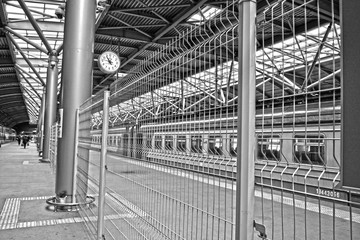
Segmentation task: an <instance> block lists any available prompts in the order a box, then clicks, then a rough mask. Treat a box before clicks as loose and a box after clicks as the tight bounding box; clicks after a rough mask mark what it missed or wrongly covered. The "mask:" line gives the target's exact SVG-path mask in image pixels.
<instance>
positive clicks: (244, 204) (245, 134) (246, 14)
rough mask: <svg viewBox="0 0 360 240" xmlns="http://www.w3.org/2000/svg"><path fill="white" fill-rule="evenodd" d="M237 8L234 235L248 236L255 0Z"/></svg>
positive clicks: (250, 225) (251, 211)
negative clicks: (237, 74) (237, 99)
mask: <svg viewBox="0 0 360 240" xmlns="http://www.w3.org/2000/svg"><path fill="white" fill-rule="evenodd" d="M239 9H240V11H239V15H240V16H239V19H240V24H239V84H238V96H239V104H238V120H239V123H238V147H237V149H238V158H237V162H238V163H237V179H236V226H235V239H236V240H249V239H253V236H254V230H253V229H254V227H253V222H254V191H255V185H254V184H255V177H254V160H255V92H256V88H255V53H256V44H255V43H256V42H255V41H256V38H255V37H256V29H255V23H256V20H255V17H256V1H254V0H241V1H240V7H239Z"/></svg>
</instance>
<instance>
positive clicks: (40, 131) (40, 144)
mask: <svg viewBox="0 0 360 240" xmlns="http://www.w3.org/2000/svg"><path fill="white" fill-rule="evenodd" d="M44 115H45V93H44V94H43V96H42V98H41V106H40V111H39V120H38V121H39V122H38V142H37V144H38V151H39V154H40V152H42V149H43V136H44Z"/></svg>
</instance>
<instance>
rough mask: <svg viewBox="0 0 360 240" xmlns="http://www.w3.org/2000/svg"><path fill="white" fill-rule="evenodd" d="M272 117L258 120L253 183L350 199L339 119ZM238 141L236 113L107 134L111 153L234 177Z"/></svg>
mask: <svg viewBox="0 0 360 240" xmlns="http://www.w3.org/2000/svg"><path fill="white" fill-rule="evenodd" d="M323 113H324V112H323ZM264 116H265V117H264ZM274 116H276V114H275V115H274V114H272V115H271V118H272V119H271V124H270V125H269V124H266V122H267V121H266V114H265V115H264V114H262V116H261V118H262V119H260V120H259V122H261V125H260V124H259V123H257V124H256V131H255V137H256V144H255V145H256V149H255V150H254V151H255V154H254V156H255V159H254V162H255V182H256V183H258V184H261V185H262V186H266V185H268V186H272V187H274V186H275V187H278V188H279V189H288V190H291V191H298V192H305V193H307V194H310V195H313V196H318V195H323V196H324V197H334V198H338V199H348V198H349V195H348V193H347V191H345V190H342V189H340V188H338V185H339V183H340V144H341V143H340V136H341V131H340V124H339V122H336V123H335V124H334V122H331V121H325V120H322V123H321V124H311V123H309V124H307V123H304V121H302V120H299V119H300V118H299V117H297V116H296V115H294V114H293V115H292V116H293V118H292V119H290V120H289V121H288V122H292V123H294V118H296V119H297V120H299V121H302V123H299V124H287V121H284V116H283V115H282V123H281V124H275V123H276V119H275V118H274ZM309 119H310V117H309V118H308V120H309ZM257 120H258V119H257ZM308 122H310V121H308ZM101 141H102V137H101V129H92V130H91V145H92V147H93V148H94V149H100V144H101ZM237 145H238V144H237V118H236V117H231V116H228V117H226V118H209V119H208V120H204V119H196V118H195V117H194V118H193V119H192V120H190V121H180V120H179V119H177V120H176V121H158V122H156V121H153V122H151V123H143V124H138V125H127V126H124V127H121V126H120V127H119V126H118V127H116V126H114V127H110V128H109V130H108V139H107V150H108V153H109V154H114V155H117V156H122V157H127V158H134V159H137V160H139V161H146V162H151V163H153V164H160V165H164V166H171V167H174V168H178V169H184V170H187V171H193V172H197V173H199V174H202V173H204V174H207V175H213V176H216V177H218V176H220V177H223V178H227V179H232V180H235V179H236V165H237V164H236V163H237ZM355 197H358V196H355ZM353 199H354V197H353Z"/></svg>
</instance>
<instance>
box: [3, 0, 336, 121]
mask: <svg viewBox="0 0 360 240" xmlns="http://www.w3.org/2000/svg"><path fill="white" fill-rule="evenodd" d="M228 2H232V1H221V0H215V1H214V0H166V1H165V0H163V1H160V0H106V1H99V0H98V8H97V13H96V14H97V20H96V36H95V45H94V46H95V47H94V71H93V79H92V84H93V92H94V93H96V92H97V91H99V90H101V89H103V88H104V87H106V86H108V85H110V84H112V83H113V82H114V81H118V82H119V81H121V79H122V78H124V77H125V76H126V75H127V74H129V72H130V71H132V70H133V69H136V66H137V65H138V64H140V63H141V62H142V61H143V60H144V59H145V58H146V57H148V56H149V55H151V54H153V53H154V52H156V51H159V49H161V48H162V47H163V46H164V44H166V43H168V42H169V41H171V40H172V39H174V38H177V37H178V36H179V35H181V34H183V33H184V32H186V31H188V30H189V29H191V28H193V27H194V26H195V25H198V24H202V23H203V22H204V21H206V20H207V18H209V17H211V16H212V15H214V14H216V11H218V10H219V9H222V8H223V5H225V4H228ZM304 2H306V3H307V2H309V3H307V8H306V11H307V13H308V14H307V15H308V16H309V17H306V18H301V19H296V23H295V25H296V29H291V27H290V24H289V26H285V27H284V26H282V25H281V24H280V23H276V21H272V25H273V26H274V25H276V24H278V25H277V26H276V28H277V30H278V31H282V30H285V31H286V32H287V33H286V34H288V36H289V37H291V36H292V37H294V36H296V45H295V44H294V43H293V42H294V41H291V42H287V43H286V46H287V47H286V48H284V47H283V46H284V45H282V47H280V46H279V45H277V44H278V43H279V42H283V39H277V38H276V37H274V34H266V33H261V32H258V49H260V48H262V49H265V50H264V51H262V52H261V53H260V52H258V53H257V55H258V57H259V58H262V59H263V61H264V62H266V63H267V64H265V65H264V64H263V66H267V67H266V68H262V69H257V71H261V73H262V75H264V74H269V75H270V74H271V73H272V72H274V65H276V64H274V62H273V61H274V60H275V61H276V59H280V58H282V61H284V59H283V58H284V57H285V58H287V60H288V62H291V61H296V62H297V63H298V65H299V71H298V72H297V73H296V75H297V76H298V75H301V74H303V76H304V77H306V75H307V74H312V72H314V73H315V72H316V71H315V70H314V68H316V67H317V66H318V65H316V64H313V65H314V66H313V67H312V68H313V69H311V72H310V73H309V71H308V69H305V68H304V67H302V66H304V61H311V59H314V58H316V57H317V58H319V56H317V52H318V50H317V49H318V48H319V46H321V48H322V49H321V50H322V51H321V52H322V53H324V54H326V51H332V52H334V51H335V52H338V55H339V54H340V52H339V49H340V44H339V43H338V44H336V45H334V44H331V46H332V47H331V46H330V45H329V46H326V41H334V39H338V38H339V35H337V36H336V37H335V36H334V34H335V33H336V34H340V28H339V21H340V20H339V0H317V1H307V0H291V1H290V0H289V1H287V0H284V1H282V0H281V1H279V0H257V12H258V14H261V15H262V17H259V18H258V24H261V22H260V21H268V19H267V17H269V18H271V17H273V16H271V15H269V16H267V15H266V14H265V15H264V10H266V9H268V8H269V7H272V6H274V4H276V3H278V4H283V5H289V6H290V5H291V6H295V7H301V6H302V5H303V4H304ZM65 3H66V1H63V0H52V1H49V0H17V1H16V0H2V1H1V5H0V20H1V23H0V29H1V31H0V44H1V46H0V124H1V125H5V126H8V127H14V126H16V125H17V124H21V123H25V122H29V123H36V122H37V120H38V116H39V109H40V106H41V98H42V97H43V93H44V87H45V85H46V72H47V66H48V52H49V50H50V49H55V50H58V51H59V60H60V61H59V84H58V90H59V92H60V88H61V72H62V70H61V60H62V51H61V50H62V42H63V35H64V34H63V29H64V21H66V13H65V17H64V18H62V19H59V18H58V17H57V16H56V14H55V11H57V9H58V8H59V7H62V5H63V4H65ZM289 6H288V7H289ZM233 11H234V14H235V15H238V8H233ZM312 16H318V17H312ZM329 23H335V24H336V26H334V25H332V26H331V29H332V31H333V33H331V36H330V37H328V38H325V37H324V36H328V34H329V32H328V31H327V29H328V28H329ZM312 25H314V26H319V25H321V27H320V28H319V27H318V28H314V29H315V30H314V31H316V32H314V33H313V34H312V33H311V32H310V33H307V34H306V35H305V34H303V33H304V29H305V28H306V29H311V26H312ZM210 27H211V26H210ZM309 40H311V41H312V43H311V44H313V45H314V49H312V52H311V53H310V52H309V53H308V54H307V57H308V58H309V59H305V58H304V57H299V56H301V54H302V53H301V51H300V50H299V48H298V47H297V45H298V46H300V45H303V46H304V45H306V44H309V45H308V49H310V46H311V44H310V43H309ZM314 43H317V44H314ZM324 46H325V47H324ZM334 46H336V47H335V48H336V49H334ZM266 48H267V49H269V51H270V50H271V51H272V52H273V49H274V48H276V49H277V55H275V56H272V57H271V59H270V58H268V59H265V58H266V51H267V50H266ZM289 49H290V50H289ZM294 49H295V50H294ZM106 50H112V51H114V52H116V53H117V54H118V55H119V56H120V58H121V67H120V70H119V71H118V72H117V73H116V74H111V75H106V74H104V73H102V72H101V71H100V70H99V68H98V66H97V57H98V56H99V55H100V54H101V53H102V52H104V51H106ZM264 57H265V58H264ZM324 58H325V56H324ZM336 58H337V59H338V58H339V57H336ZM324 64H326V63H325V62H324ZM329 64H334V61H333V62H331V63H329ZM335 64H336V65H337V66H336V68H335V69H337V72H335V73H334V72H333V71H332V72H328V73H327V74H329V75H330V74H333V75H334V76H335V77H338V76H339V71H340V70H339V66H338V65H339V62H338V60H337V61H336V62H335ZM272 65H273V66H272ZM310 66H312V65H311V64H310ZM286 67H287V66H281V68H282V69H276V71H279V72H281V71H282V72H283V73H284V74H283V75H285V76H280V75H279V76H277V77H276V79H277V80H276V81H271V82H272V84H274V85H275V87H276V88H278V89H279V91H282V89H281V86H284V83H285V85H286V86H287V89H288V88H291V89H297V88H299V89H300V88H301V90H304V89H303V86H302V84H301V83H299V84H298V85H297V86H292V84H293V83H291V82H286V78H290V77H291V73H286V71H285V70H286ZM229 69H230V64H229V63H226V64H224V70H223V71H224V72H228V71H229ZM322 69H326V66H324V65H323V68H322ZM329 69H330V67H329ZM331 69H334V68H331ZM280 70H281V71H280ZM207 73H208V75H209V77H208V80H210V81H211V79H212V78H213V76H214V75H215V73H214V69H211V68H209V69H208V70H207ZM187 77H188V79H187V82H189V86H188V90H187V91H188V94H190V92H191V91H195V88H194V86H191V77H194V78H195V77H196V75H194V76H187ZM322 80H326V79H325V77H323V78H322ZM299 81H300V80H299ZM319 81H320V80H319ZM279 82H281V83H282V84H278V83H279ZM257 83H258V84H260V85H261V84H270V81H268V80H266V79H265V80H264V79H260V77H259V79H258V80H257ZM312 83H314V84H315V85H316V82H312ZM309 85H310V84H309ZM315 85H314V86H315ZM160 87H164V86H159V88H160ZM178 87H179V83H176V81H175V82H173V83H171V85H169V86H167V88H168V89H169V90H171V91H176V89H177V88H178ZM174 89H175V90H174ZM305 90H306V89H305ZM286 91H287V90H286ZM142 94H144V95H145V96H146V94H149V93H146V92H143V93H142ZM258 94H260V93H258ZM261 94H262V95H264V94H265V95H266V92H265V93H261ZM138 95H139V94H138ZM138 95H137V96H131V95H129V96H127V97H128V98H134V97H139V96H138ZM126 100H127V99H124V101H126Z"/></svg>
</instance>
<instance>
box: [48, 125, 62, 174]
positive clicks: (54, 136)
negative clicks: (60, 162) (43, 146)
mask: <svg viewBox="0 0 360 240" xmlns="http://www.w3.org/2000/svg"><path fill="white" fill-rule="evenodd" d="M59 131H60V126H59V125H58V124H57V123H55V124H54V125H52V126H51V133H50V151H49V161H50V168H51V169H52V172H53V173H54V174H55V173H56V161H57V144H58V137H59V136H60V134H59Z"/></svg>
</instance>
